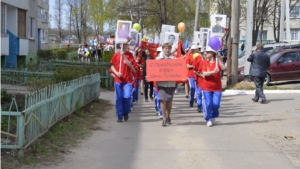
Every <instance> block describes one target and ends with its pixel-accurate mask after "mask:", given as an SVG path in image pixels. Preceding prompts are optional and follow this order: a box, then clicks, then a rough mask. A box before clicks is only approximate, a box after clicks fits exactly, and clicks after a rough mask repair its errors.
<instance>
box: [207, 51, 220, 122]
mask: <svg viewBox="0 0 300 169" xmlns="http://www.w3.org/2000/svg"><path fill="white" fill-rule="evenodd" d="M206 52H207V55H206V57H207V60H205V61H204V62H203V63H202V74H203V77H204V79H203V82H202V90H203V96H204V101H203V107H204V116H205V121H206V122H207V124H206V125H207V126H208V127H211V126H213V124H214V122H215V118H217V117H219V108H220V104H221V97H222V82H221V71H222V70H224V69H225V66H224V64H223V62H222V60H221V59H220V55H219V54H218V53H217V52H216V51H214V50H213V49H211V48H209V49H207V50H206Z"/></svg>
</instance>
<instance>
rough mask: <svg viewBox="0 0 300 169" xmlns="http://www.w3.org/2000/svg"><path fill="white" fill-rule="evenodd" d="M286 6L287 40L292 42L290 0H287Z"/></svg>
mask: <svg viewBox="0 0 300 169" xmlns="http://www.w3.org/2000/svg"><path fill="white" fill-rule="evenodd" d="M285 7H286V41H287V42H288V43H290V42H291V26H290V0H286V1H285Z"/></svg>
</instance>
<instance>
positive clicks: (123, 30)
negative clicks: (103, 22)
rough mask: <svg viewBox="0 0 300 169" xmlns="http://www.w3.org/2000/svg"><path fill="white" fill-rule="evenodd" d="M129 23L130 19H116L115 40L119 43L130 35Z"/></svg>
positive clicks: (130, 23) (125, 40)
mask: <svg viewBox="0 0 300 169" xmlns="http://www.w3.org/2000/svg"><path fill="white" fill-rule="evenodd" d="M131 25H132V22H131V21H123V20H118V21H117V32H116V41H118V42H121V43H124V42H127V37H128V36H129V37H130V35H131V34H130V33H131Z"/></svg>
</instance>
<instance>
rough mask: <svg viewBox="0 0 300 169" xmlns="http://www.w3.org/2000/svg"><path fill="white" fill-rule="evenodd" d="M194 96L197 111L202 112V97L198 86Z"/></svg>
mask: <svg viewBox="0 0 300 169" xmlns="http://www.w3.org/2000/svg"><path fill="white" fill-rule="evenodd" d="M196 94H197V96H196V98H197V105H198V109H201V110H203V106H202V101H203V99H202V97H203V95H202V90H201V88H200V86H197V87H196Z"/></svg>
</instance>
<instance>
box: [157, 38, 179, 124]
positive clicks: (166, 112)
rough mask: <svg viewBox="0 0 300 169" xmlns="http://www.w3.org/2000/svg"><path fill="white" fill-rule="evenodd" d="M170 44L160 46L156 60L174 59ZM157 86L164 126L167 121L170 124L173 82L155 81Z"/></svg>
mask: <svg viewBox="0 0 300 169" xmlns="http://www.w3.org/2000/svg"><path fill="white" fill-rule="evenodd" d="M171 49H172V46H171V45H170V44H169V43H165V44H163V46H162V53H160V55H159V56H158V57H157V58H156V60H164V59H175V57H173V56H172V54H171ZM156 84H157V88H158V97H159V100H160V107H161V111H162V115H163V122H162V126H163V127H166V126H167V123H168V124H171V118H170V114H171V109H172V101H173V96H174V91H175V82H174V81H159V82H156Z"/></svg>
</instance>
